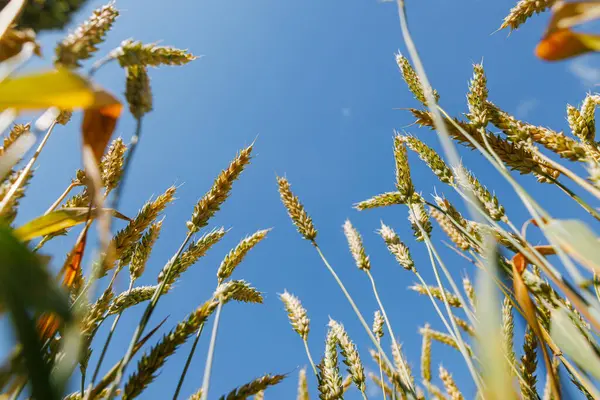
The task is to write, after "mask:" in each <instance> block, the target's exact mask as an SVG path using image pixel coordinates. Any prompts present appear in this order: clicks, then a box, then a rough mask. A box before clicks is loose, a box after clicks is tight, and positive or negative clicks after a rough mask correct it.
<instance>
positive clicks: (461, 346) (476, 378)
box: [409, 207, 483, 390]
mask: <svg viewBox="0 0 600 400" xmlns="http://www.w3.org/2000/svg"><path fill="white" fill-rule="evenodd" d="M409 209H410V212H411V214H412V217H413V220H414V221H415V223H416V225H417V227H418V228H419V230H420V231H421V235H422V236H423V237H424V239H425V244H426V247H427V252H428V253H429V260H430V262H431V266H432V268H433V273H434V275H435V279H436V281H437V284H438V286H439V287H440V289H441V294H442V299H443V303H444V306H445V307H446V312H447V313H448V319H449V320H450V324H451V325H452V329H449V332H454V335H453V336H454V338H455V340H456V345H457V346H458V348H459V349H460V353H461V354H462V355H463V357H464V359H465V362H466V363H467V367H468V368H469V372H470V373H471V376H472V377H473V381H474V382H475V385H476V386H477V389H478V390H481V388H482V387H483V383H482V382H481V381H480V379H481V378H480V376H479V374H478V373H477V370H476V369H475V366H474V365H473V360H472V359H471V357H470V356H469V354H468V353H467V351H466V346H465V343H464V340H463V338H462V335H461V333H460V329H459V328H458V326H457V325H456V321H455V320H454V314H453V313H452V309H451V308H450V304H449V303H448V298H447V297H446V290H445V289H444V285H443V284H442V281H441V279H440V274H439V271H438V269H437V266H436V262H435V259H434V255H433V254H434V253H433V251H432V247H433V246H432V243H431V240H430V239H429V236H428V235H427V232H425V229H423V226H422V225H421V222H420V221H419V219H418V217H417V215H416V214H415V212H414V211H413V209H412V208H410V207H409ZM438 261H440V260H438ZM425 287H427V286H426V285H425ZM455 291H456V290H455ZM463 304H466V303H465V302H464V300H463ZM467 315H468V314H467ZM447 324H448V323H447V322H446V325H447ZM446 327H447V328H450V327H449V326H446Z"/></svg>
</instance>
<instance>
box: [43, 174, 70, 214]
mask: <svg viewBox="0 0 600 400" xmlns="http://www.w3.org/2000/svg"><path fill="white" fill-rule="evenodd" d="M76 186H78V185H76V184H74V183H73V182H71V183H70V184H69V186H67V188H66V189H65V191H64V192H63V193H62V194H61V195H60V196H59V197H58V199H56V201H55V202H54V203H52V205H51V206H50V208H49V209H47V210H46V212H45V213H44V215H46V214H48V213H51V212H52V211H54V210H55V209H56V207H58V206H59V205H60V203H62V201H63V200H64V199H65V197H67V195H68V194H69V193H70V192H71V190H73V188H75V187H76Z"/></svg>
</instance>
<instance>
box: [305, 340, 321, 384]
mask: <svg viewBox="0 0 600 400" xmlns="http://www.w3.org/2000/svg"><path fill="white" fill-rule="evenodd" d="M303 342H304V349H305V350H306V356H307V357H308V361H309V362H310V366H311V367H312V369H313V372H314V373H315V376H316V377H317V379H318V378H319V373H318V372H317V367H316V366H315V363H314V361H313V358H312V356H311V355H310V350H309V348H308V340H303Z"/></svg>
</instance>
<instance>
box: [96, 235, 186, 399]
mask: <svg viewBox="0 0 600 400" xmlns="http://www.w3.org/2000/svg"><path fill="white" fill-rule="evenodd" d="M192 235H193V233H192V232H188V234H187V236H186V237H185V239H184V240H183V242H182V243H181V246H180V247H179V249H178V250H177V253H175V255H174V256H173V258H171V260H169V262H168V264H167V267H166V273H165V278H164V279H163V280H162V281H161V283H160V285H159V286H158V288H157V289H156V290H155V291H154V294H153V295H152V299H151V300H150V303H149V304H148V306H147V307H146V309H145V310H144V314H143V315H142V318H141V319H140V322H139V323H138V326H137V327H136V329H135V331H134V333H133V337H132V338H131V342H130V343H129V348H128V349H127V352H126V353H125V356H124V357H123V360H122V362H121V364H120V365H119V368H118V370H117V373H116V377H115V380H114V382H113V383H112V385H111V387H110V389H109V395H108V399H109V400H110V399H112V398H113V397H114V396H115V390H116V388H117V387H118V386H119V384H120V383H121V380H122V379H123V372H124V371H125V368H126V367H127V365H128V364H129V362H130V361H131V357H132V356H133V352H134V350H135V345H136V344H137V342H138V340H139V339H140V337H141V336H142V333H143V332H144V329H145V328H146V325H148V321H150V317H151V316H152V312H153V311H154V309H155V308H156V303H158V300H159V299H160V296H162V293H163V291H164V289H165V286H166V285H167V282H168V281H169V278H170V277H171V270H172V269H173V265H175V263H176V262H177V260H178V259H179V257H180V256H181V253H183V250H184V249H185V246H186V245H187V244H188V242H189V241H190V239H191V238H192Z"/></svg>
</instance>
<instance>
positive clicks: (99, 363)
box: [89, 280, 134, 389]
mask: <svg viewBox="0 0 600 400" xmlns="http://www.w3.org/2000/svg"><path fill="white" fill-rule="evenodd" d="M133 282H134V281H133V280H130V281H129V288H128V289H127V293H126V294H129V293H130V292H131V289H132V288H133ZM121 314H123V311H121V312H119V313H118V314H117V316H116V317H115V320H114V321H113V324H112V326H111V327H110V332H109V333H108V337H107V338H106V341H105V342H104V346H103V347H102V353H100V358H99V359H98V364H96V369H95V370H94V374H93V375H92V381H91V382H90V388H89V389H91V388H92V387H93V386H94V382H96V378H97V377H98V373H99V372H100V367H101V366H102V362H103V361H104V357H105V356H106V351H107V350H108V346H109V345H110V341H111V340H112V337H113V334H114V333H115V330H116V329H117V324H118V323H119V319H120V318H121Z"/></svg>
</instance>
